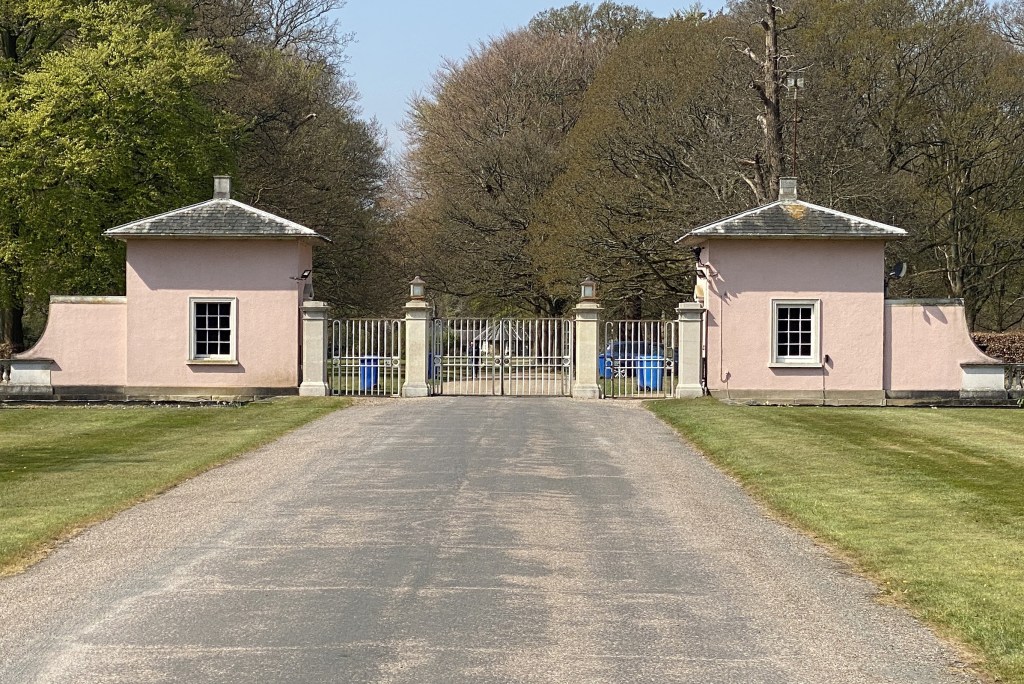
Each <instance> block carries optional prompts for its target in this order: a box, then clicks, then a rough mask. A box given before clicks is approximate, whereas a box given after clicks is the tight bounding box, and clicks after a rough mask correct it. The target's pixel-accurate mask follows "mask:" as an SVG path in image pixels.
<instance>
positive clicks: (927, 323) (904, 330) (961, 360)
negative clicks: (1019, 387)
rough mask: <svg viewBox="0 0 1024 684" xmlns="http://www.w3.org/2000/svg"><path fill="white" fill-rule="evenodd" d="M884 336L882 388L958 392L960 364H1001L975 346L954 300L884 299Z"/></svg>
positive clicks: (959, 307)
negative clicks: (883, 384) (885, 300)
mask: <svg viewBox="0 0 1024 684" xmlns="http://www.w3.org/2000/svg"><path fill="white" fill-rule="evenodd" d="M885 340H886V344H885V365H884V370H883V377H884V382H885V389H886V390H891V391H895V392H913V391H959V390H960V389H962V388H961V384H962V382H963V373H962V370H961V364H971V363H982V364H994V365H1001V364H1002V362H1001V361H999V360H997V359H993V358H991V357H989V356H986V355H985V354H984V353H982V351H981V350H980V349H978V348H977V347H976V346H975V345H974V342H973V340H971V336H970V333H969V332H968V328H967V319H966V317H965V316H964V308H963V305H962V304H960V303H959V302H956V301H946V302H929V301H927V300H924V301H921V300H919V301H914V300H893V301H888V302H886V304H885Z"/></svg>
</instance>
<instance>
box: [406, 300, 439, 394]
mask: <svg viewBox="0 0 1024 684" xmlns="http://www.w3.org/2000/svg"><path fill="white" fill-rule="evenodd" d="M432 318H433V308H432V306H431V305H430V303H429V302H426V301H424V300H422V299H413V300H411V301H410V302H409V303H408V304H406V305H405V384H404V385H402V396H403V397H426V396H428V395H429V394H430V386H429V385H428V384H427V380H428V378H429V377H430V369H429V367H428V366H429V356H430V321H431V319H432Z"/></svg>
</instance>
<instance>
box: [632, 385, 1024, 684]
mask: <svg viewBox="0 0 1024 684" xmlns="http://www.w3.org/2000/svg"><path fill="white" fill-rule="evenodd" d="M649 406H650V408H651V410H653V411H654V412H655V413H656V414H657V415H659V416H660V417H662V418H663V419H664V420H666V421H667V422H669V423H670V424H671V425H673V426H674V427H676V428H677V429H678V430H679V431H680V432H681V433H682V434H684V435H685V436H686V437H688V438H689V439H690V440H692V441H693V442H694V443H695V444H696V445H697V446H698V447H700V449H701V450H702V451H703V452H704V453H705V454H707V455H708V457H709V458H710V459H711V460H712V461H714V462H715V463H717V464H719V465H720V466H722V467H724V468H725V469H726V470H727V471H728V472H730V473H732V474H733V475H734V476H735V477H737V478H738V479H739V480H740V481H741V482H743V483H744V485H746V486H747V488H748V489H749V490H750V491H751V492H752V493H753V494H754V495H755V496H757V497H758V498H760V499H761V500H763V501H765V502H766V503H767V504H768V505H769V506H770V507H771V508H772V509H774V510H775V511H777V512H779V513H781V514H782V516H784V517H785V518H787V519H789V520H791V521H794V522H795V523H796V524H797V525H798V526H800V527H802V528H804V529H806V530H808V531H810V532H812V533H813V534H814V535H816V536H817V537H818V538H819V539H821V540H823V541H825V542H826V543H828V544H830V545H832V546H833V547H835V548H838V549H840V550H841V551H842V552H844V554H845V555H846V556H847V557H849V558H851V559H852V560H853V562H854V563H855V564H856V565H857V566H858V567H859V568H860V569H862V570H863V571H865V572H866V573H868V574H869V575H871V576H873V577H875V578H876V579H877V580H878V581H879V582H880V584H881V586H882V587H883V589H884V591H886V592H887V593H888V594H890V595H891V596H893V597H895V599H896V600H898V601H899V602H900V603H902V604H903V605H906V606H908V607H909V608H910V609H911V610H912V611H913V612H914V613H915V614H917V615H918V616H919V617H921V618H922V619H924V620H926V621H927V622H929V623H931V624H932V625H934V626H936V627H937V628H938V630H939V631H940V632H941V633H943V634H945V635H946V636H947V637H950V638H952V639H954V640H956V641H959V642H961V643H962V644H966V645H967V646H968V647H969V648H970V649H971V650H973V651H974V652H976V653H977V654H980V655H981V657H982V658H983V660H984V662H983V667H984V668H985V669H987V670H988V671H989V672H990V673H991V674H994V675H997V676H999V677H1001V678H1002V679H1003V681H1007V682H1018V683H1024V411H1022V410H998V409H940V410H937V409H893V408H887V409H881V408H879V409H860V408H844V409H836V408H810V407H806V408H805V407H800V408H782V407H752V406H726V405H724V404H719V403H718V402H716V401H714V400H707V399H701V400H694V401H665V402H653V403H651V404H649Z"/></svg>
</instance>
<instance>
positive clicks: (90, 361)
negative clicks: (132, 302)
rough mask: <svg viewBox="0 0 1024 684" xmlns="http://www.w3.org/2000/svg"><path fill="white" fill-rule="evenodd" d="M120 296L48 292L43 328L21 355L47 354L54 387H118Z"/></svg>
mask: <svg viewBox="0 0 1024 684" xmlns="http://www.w3.org/2000/svg"><path fill="white" fill-rule="evenodd" d="M126 322H127V305H126V301H125V298H124V297H51V298H50V311H49V317H48V318H47V321H46V330H45V331H44V332H43V335H42V337H40V338H39V342H37V343H36V345H35V346H34V347H32V348H31V349H29V350H28V351H26V352H25V353H24V354H19V355H18V358H22V359H53V360H54V365H53V370H52V371H51V374H50V382H51V383H52V384H53V386H54V387H72V386H81V385H92V386H106V387H121V386H123V385H124V381H125V349H126V339H127V337H126V334H125V333H126Z"/></svg>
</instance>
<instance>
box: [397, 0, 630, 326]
mask: <svg viewBox="0 0 1024 684" xmlns="http://www.w3.org/2000/svg"><path fill="white" fill-rule="evenodd" d="M648 20H649V15H647V14H646V13H643V12H640V11H639V10H636V9H635V8H629V7H622V6H617V5H610V4H607V3H606V4H604V5H601V6H599V7H598V8H597V10H595V9H593V8H592V7H590V6H586V5H578V4H577V5H573V6H570V7H568V8H565V9H563V10H552V11H550V12H546V13H543V14H541V15H539V16H538V17H537V18H536V19H535V20H534V21H533V22H532V23H531V25H530V27H529V28H528V29H524V30H520V31H516V32H513V33H510V34H507V35H505V36H502V37H500V38H497V39H494V40H491V41H489V42H487V43H485V44H482V45H481V46H479V47H478V49H476V50H475V51H473V52H472V53H471V54H470V56H469V57H468V58H466V59H465V60H464V61H462V62H449V63H447V64H446V65H445V66H444V68H443V69H442V70H441V71H440V72H439V73H438V75H437V76H436V78H435V81H434V85H433V88H432V89H431V91H430V93H429V94H428V95H427V96H425V97H421V98H418V99H416V100H415V101H414V102H413V105H412V110H411V112H410V117H409V124H408V131H409V135H410V141H411V144H410V148H409V151H408V154H407V158H406V160H405V170H406V173H407V183H408V186H409V188H410V190H411V192H412V194H413V196H414V197H415V201H413V202H412V203H411V205H410V206H409V208H408V210H407V211H406V212H405V214H404V216H403V225H404V226H405V230H406V234H407V235H409V239H410V241H411V244H413V245H415V246H416V249H417V251H418V252H419V253H420V254H422V255H423V257H424V258H423V260H422V261H421V266H420V268H418V269H417V270H418V271H419V272H421V273H422V274H423V275H424V277H426V278H427V279H428V280H429V282H431V284H432V286H433V287H434V288H436V289H437V290H439V291H441V292H444V293H447V294H449V295H452V296H453V297H454V298H455V300H456V301H459V302H461V303H463V304H464V305H466V306H467V307H468V308H470V309H472V310H474V311H479V312H497V311H506V310H520V311H526V312H530V313H534V314H545V315H558V314H560V313H561V312H563V311H564V309H565V307H566V306H567V305H568V304H569V302H570V301H571V300H569V299H567V298H566V297H565V296H563V295H561V294H558V293H554V292H551V291H549V290H548V289H547V288H546V287H545V282H546V279H545V278H544V277H543V274H542V273H541V270H540V267H539V266H538V264H537V263H535V262H534V260H533V254H534V252H533V250H532V248H531V245H530V241H531V239H532V237H531V236H532V232H531V226H532V225H533V224H534V222H535V218H536V211H537V206H538V203H539V202H540V200H541V199H542V197H543V195H544V193H545V192H546V190H547V189H548V187H549V186H550V185H551V183H552V182H553V180H554V179H555V178H556V177H557V176H558V175H559V174H560V173H561V172H562V170H563V168H564V159H563V156H562V149H561V148H562V144H563V143H564V141H565V139H566V136H567V135H568V134H569V132H570V131H571V130H572V128H573V126H574V125H575V124H576V121H577V119H578V117H579V112H580V106H581V103H582V101H583V97H584V95H585V94H586V91H587V88H588V86H589V84H590V82H591V81H592V80H593V77H594V73H595V71H596V69H597V67H598V65H599V64H600V63H601V62H602V61H603V60H604V59H605V57H606V56H607V55H608V54H610V53H611V52H612V50H613V49H614V48H615V45H616V42H617V41H618V40H619V39H621V38H622V36H623V35H625V34H627V33H628V32H629V30H631V29H630V28H629V27H630V26H631V25H632V23H633V22H636V23H643V22H645V21H648Z"/></svg>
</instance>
